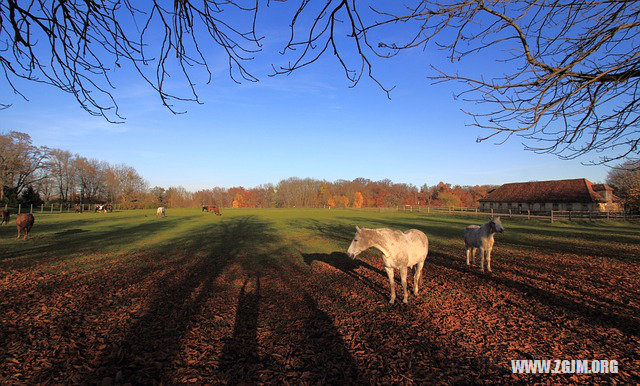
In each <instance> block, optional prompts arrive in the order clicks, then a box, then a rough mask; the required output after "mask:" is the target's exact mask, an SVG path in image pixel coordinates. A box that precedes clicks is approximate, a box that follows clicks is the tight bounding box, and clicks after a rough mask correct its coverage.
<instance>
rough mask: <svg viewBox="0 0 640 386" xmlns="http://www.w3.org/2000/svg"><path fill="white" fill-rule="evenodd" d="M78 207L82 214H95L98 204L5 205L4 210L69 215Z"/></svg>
mask: <svg viewBox="0 0 640 386" xmlns="http://www.w3.org/2000/svg"><path fill="white" fill-rule="evenodd" d="M76 205H80V206H81V211H82V212H93V211H95V208H96V206H98V204H82V205H81V204H48V205H45V204H42V205H33V204H30V205H22V204H18V205H17V206H9V205H7V204H5V205H4V210H8V211H10V212H11V213H15V214H20V213H68V212H75V211H76ZM119 209H120V208H119V205H117V204H116V205H114V206H113V210H119Z"/></svg>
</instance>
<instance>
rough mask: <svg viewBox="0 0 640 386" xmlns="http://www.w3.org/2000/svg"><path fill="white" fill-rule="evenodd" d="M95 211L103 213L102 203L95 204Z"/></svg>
mask: <svg viewBox="0 0 640 386" xmlns="http://www.w3.org/2000/svg"><path fill="white" fill-rule="evenodd" d="M95 210H96V213H98V212H100V213H104V212H105V210H104V205H96V209H95Z"/></svg>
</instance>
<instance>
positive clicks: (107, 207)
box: [104, 204, 113, 213]
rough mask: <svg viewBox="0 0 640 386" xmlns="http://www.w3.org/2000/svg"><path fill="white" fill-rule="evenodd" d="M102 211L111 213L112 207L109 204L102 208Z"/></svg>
mask: <svg viewBox="0 0 640 386" xmlns="http://www.w3.org/2000/svg"><path fill="white" fill-rule="evenodd" d="M104 210H105V211H106V212H109V213H111V212H113V205H111V204H107V205H105V206H104Z"/></svg>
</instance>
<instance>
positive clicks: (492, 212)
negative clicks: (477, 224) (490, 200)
mask: <svg viewBox="0 0 640 386" xmlns="http://www.w3.org/2000/svg"><path fill="white" fill-rule="evenodd" d="M491 217H493V208H491Z"/></svg>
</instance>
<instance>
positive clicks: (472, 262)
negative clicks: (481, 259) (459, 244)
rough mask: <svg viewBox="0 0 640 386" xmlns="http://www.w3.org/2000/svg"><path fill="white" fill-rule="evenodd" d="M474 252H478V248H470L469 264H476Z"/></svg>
mask: <svg viewBox="0 0 640 386" xmlns="http://www.w3.org/2000/svg"><path fill="white" fill-rule="evenodd" d="M476 252H478V248H472V249H471V265H476Z"/></svg>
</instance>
